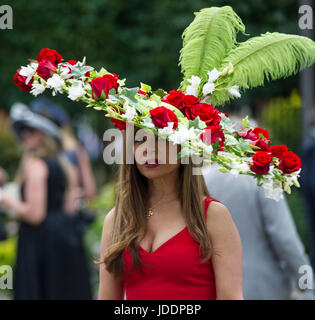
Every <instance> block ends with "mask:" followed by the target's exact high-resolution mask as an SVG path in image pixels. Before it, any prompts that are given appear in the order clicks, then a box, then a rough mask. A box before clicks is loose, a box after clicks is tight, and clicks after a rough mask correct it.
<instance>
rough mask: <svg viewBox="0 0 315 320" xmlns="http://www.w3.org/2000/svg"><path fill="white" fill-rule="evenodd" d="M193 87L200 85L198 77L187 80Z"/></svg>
mask: <svg viewBox="0 0 315 320" xmlns="http://www.w3.org/2000/svg"><path fill="white" fill-rule="evenodd" d="M187 81H188V82H189V83H190V84H191V85H192V86H193V87H197V88H198V87H199V85H200V81H201V79H200V77H198V76H192V77H191V78H190V79H188V80H187Z"/></svg>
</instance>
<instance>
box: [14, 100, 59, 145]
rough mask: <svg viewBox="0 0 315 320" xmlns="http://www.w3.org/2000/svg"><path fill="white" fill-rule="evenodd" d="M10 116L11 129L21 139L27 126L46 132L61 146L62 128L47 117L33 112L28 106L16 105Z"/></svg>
mask: <svg viewBox="0 0 315 320" xmlns="http://www.w3.org/2000/svg"><path fill="white" fill-rule="evenodd" d="M10 114H11V128H12V130H13V132H14V133H15V134H16V136H17V137H18V138H19V139H21V131H22V128H23V127H25V126H26V127H30V128H33V129H37V130H39V131H42V132H44V133H45V134H47V135H49V136H51V137H52V138H54V139H55V140H56V141H57V142H58V143H59V144H61V134H60V128H59V127H58V126H57V125H56V124H55V123H54V122H52V121H51V120H49V119H47V118H46V117H44V116H42V115H40V114H37V113H35V112H32V111H31V110H30V109H29V108H28V107H27V106H26V105H24V104H22V103H16V104H14V105H13V106H12V108H11V112H10Z"/></svg>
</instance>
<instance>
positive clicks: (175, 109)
mask: <svg viewBox="0 0 315 320" xmlns="http://www.w3.org/2000/svg"><path fill="white" fill-rule="evenodd" d="M161 105H162V106H163V107H165V108H167V109H170V110H172V111H173V112H174V113H175V114H176V116H177V118H178V119H179V118H184V117H185V116H184V115H183V113H182V112H181V111H180V110H179V109H178V108H176V107H174V106H172V105H171V104H169V103H166V102H162V103H161Z"/></svg>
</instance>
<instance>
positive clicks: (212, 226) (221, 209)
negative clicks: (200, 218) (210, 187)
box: [207, 201, 235, 234]
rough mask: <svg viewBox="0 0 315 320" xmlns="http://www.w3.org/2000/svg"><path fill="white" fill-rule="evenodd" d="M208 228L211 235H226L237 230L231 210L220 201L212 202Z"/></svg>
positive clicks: (208, 215)
mask: <svg viewBox="0 0 315 320" xmlns="http://www.w3.org/2000/svg"><path fill="white" fill-rule="evenodd" d="M207 228H208V230H209V232H210V233H212V234H217V233H226V232H229V231H231V230H232V229H233V230H234V229H235V225H234V221H233V218H232V215H231V213H230V211H229V209H228V208H227V207H226V206H225V205H224V204H222V203H221V202H218V201H211V203H210V204H209V206H208V210H207Z"/></svg>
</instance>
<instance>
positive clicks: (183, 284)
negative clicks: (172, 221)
mask: <svg viewBox="0 0 315 320" xmlns="http://www.w3.org/2000/svg"><path fill="white" fill-rule="evenodd" d="M211 201H214V199H211V198H205V200H204V208H205V217H206V214H207V209H208V206H209V203H210V202H211ZM139 256H140V258H141V259H142V260H143V261H144V262H145V263H146V264H149V265H150V267H149V266H146V265H144V264H142V263H141V267H142V270H143V272H144V274H141V273H140V271H139V269H138V268H136V267H135V268H134V270H133V271H132V272H131V267H132V256H131V253H130V252H129V251H128V250H127V249H125V250H124V252H123V258H124V267H125V269H124V270H125V271H124V274H123V276H122V278H121V280H122V281H123V283H124V286H125V290H126V291H125V292H126V299H127V300H216V288H215V279H214V271H213V267H212V263H211V260H210V259H209V260H207V261H205V262H203V263H201V262H200V257H201V253H200V252H199V243H198V242H197V241H196V240H195V239H194V238H193V237H192V236H191V234H190V233H189V231H188V228H187V226H186V227H185V228H184V229H182V230H181V231H180V232H178V233H177V234H176V235H174V236H173V237H172V238H170V239H169V240H167V241H166V242H164V243H163V244H162V245H161V246H160V247H158V248H157V249H156V250H155V251H153V252H151V253H150V252H148V251H146V250H145V249H143V248H142V247H141V246H139Z"/></svg>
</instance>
